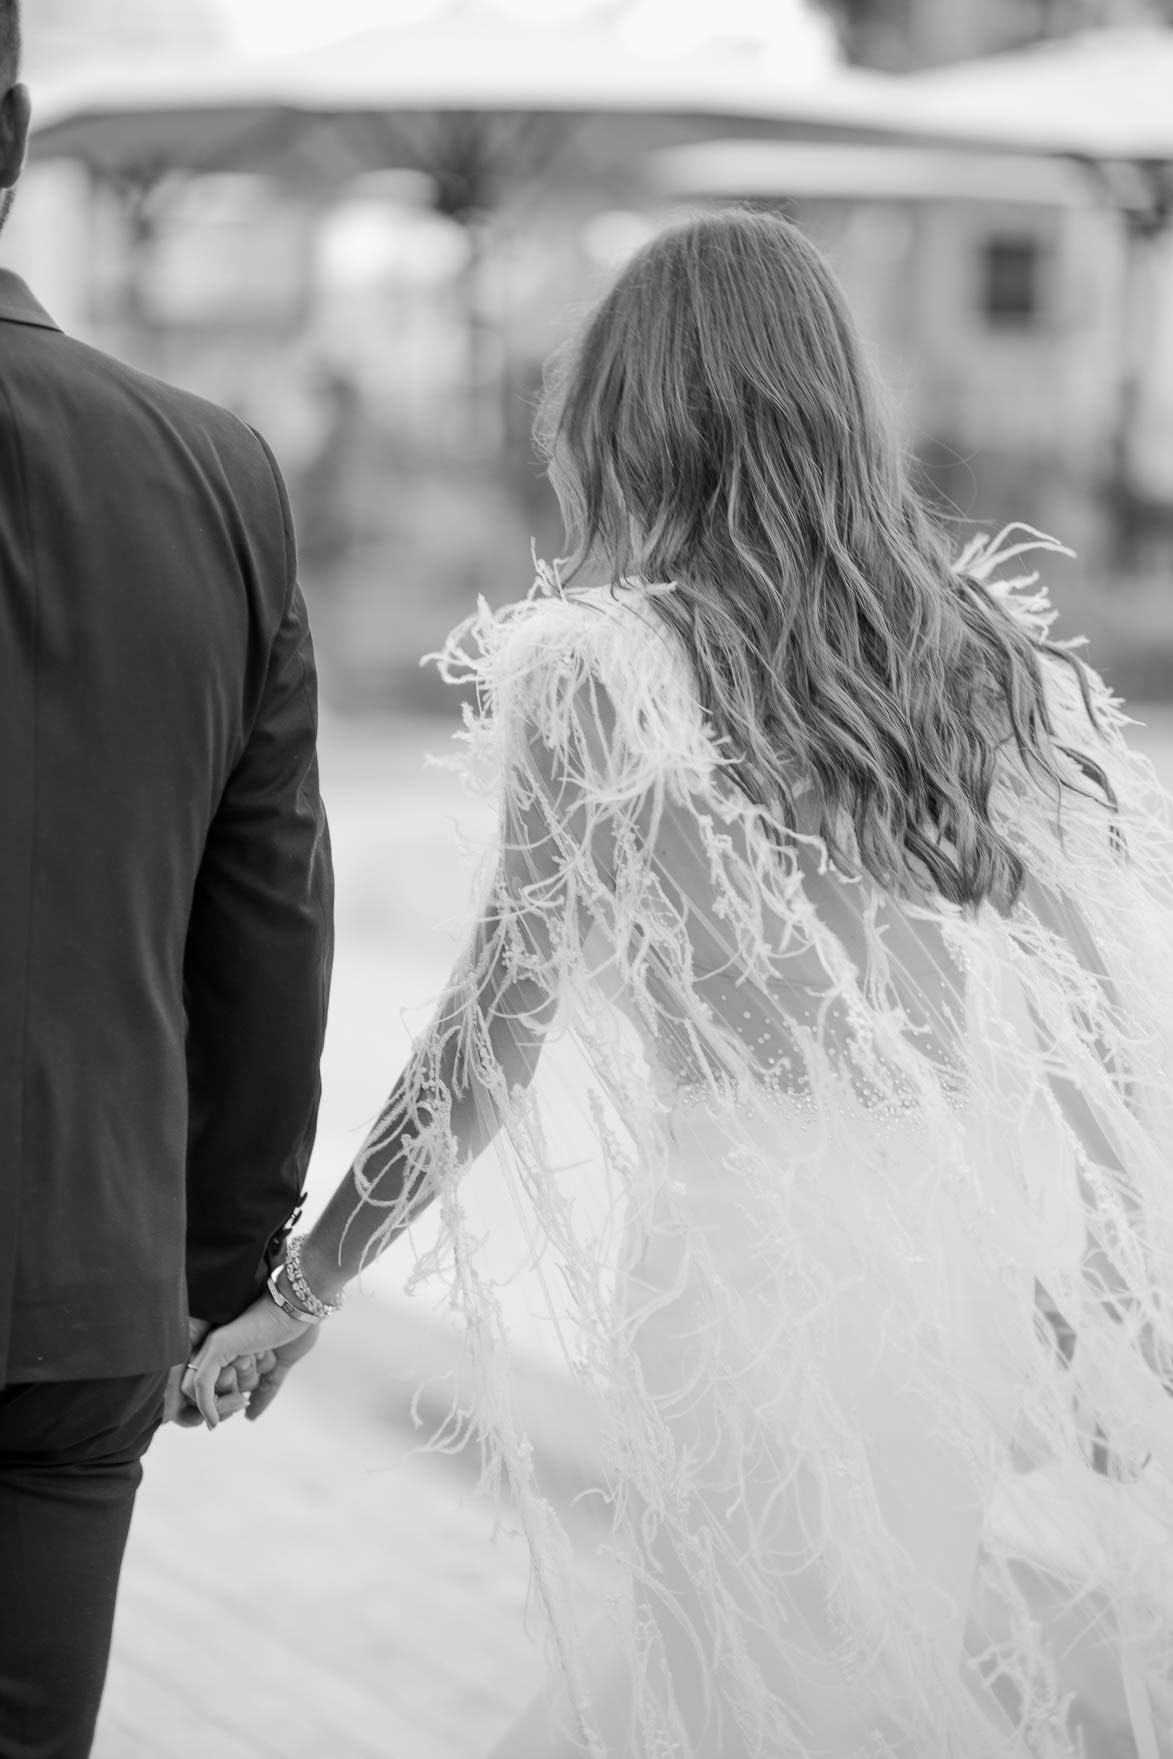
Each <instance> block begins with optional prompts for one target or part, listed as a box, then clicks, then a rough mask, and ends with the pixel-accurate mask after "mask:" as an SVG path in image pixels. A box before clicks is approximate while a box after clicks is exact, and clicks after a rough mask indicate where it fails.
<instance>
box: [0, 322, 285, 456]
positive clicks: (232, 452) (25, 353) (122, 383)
mask: <svg viewBox="0 0 1173 1759" xmlns="http://www.w3.org/2000/svg"><path fill="white" fill-rule="evenodd" d="M15 330H16V326H13V325H0V348H3V351H4V354H5V356H6V357H7V358H5V359H4V361H3V366H4V372H3V375H2V380H3V384H4V389H5V392H6V396H5V402H6V404H7V409H8V415H9V419H10V420H13V421H14V422H16V424H17V425H18V426H20V427H21V428H23V429H25V430H26V432H30V431H32V430H34V429H35V430H38V431H41V432H42V433H48V432H51V431H52V430H53V429H54V428H55V427H57V428H59V429H60V434H59V439H60V441H61V443H62V444H68V443H69V442H70V440H73V441H74V442H75V443H78V444H82V443H83V442H84V440H86V439H88V440H91V441H92V439H93V437H94V435H95V434H101V435H104V436H105V437H106V440H107V442H108V446H109V448H110V451H111V454H112V456H113V455H118V454H122V453H124V452H125V449H127V448H130V449H134V448H136V447H141V448H149V449H151V450H153V451H155V452H156V453H158V451H159V449H160V448H162V449H163V450H165V451H169V452H171V454H172V455H173V456H176V457H178V456H181V455H183V454H185V453H186V454H187V455H189V456H190V457H191V460H192V462H193V463H194V464H197V465H198V464H199V463H209V462H214V463H216V464H217V465H218V466H219V467H221V468H227V470H228V471H229V472H230V474H231V476H232V478H233V480H234V481H240V480H241V478H242V477H244V478H247V477H255V479H256V482H257V484H258V485H265V486H266V487H271V479H272V461H271V458H270V456H269V454H268V451H267V448H266V447H265V446H264V444H263V442H262V441H261V440H260V439H259V437H258V436H257V435H256V434H255V433H254V432H253V430H252V428H250V427H249V426H248V424H247V423H246V422H244V421H242V420H241V419H240V417H239V416H236V415H234V414H233V413H232V412H231V411H230V410H228V409H225V408H223V407H222V406H221V405H220V404H217V403H213V402H211V401H209V400H208V399H207V398H205V397H201V396H198V395H197V394H196V393H195V392H193V391H189V390H186V389H184V388H183V387H181V386H179V385H175V384H172V383H170V382H169V381H168V380H166V379H162V378H157V377H155V376H154V375H153V374H151V373H148V372H145V371H143V370H142V369H141V368H139V367H136V366H132V365H131V364H130V363H129V362H128V361H125V360H121V359H119V358H118V357H117V356H116V355H113V354H108V353H106V352H105V351H104V350H102V349H100V348H97V347H94V346H93V345H92V344H90V343H88V342H84V341H81V340H80V339H79V338H77V337H75V336H69V335H65V334H63V333H62V332H60V331H55V332H46V331H39V332H32V331H28V330H26V331H24V332H23V334H21V333H18V334H16V335H15V336H13V335H12V332H13V331H15ZM5 332H7V333H8V334H7V335H5V334H4V333H5ZM5 342H9V344H10V345H9V346H8V347H7V348H5V347H4V343H5ZM13 343H14V344H15V345H14V346H13V345H12V344H13ZM30 345H31V346H30ZM22 364H23V365H24V368H25V370H24V371H23V372H22V370H21V368H22ZM168 440H170V441H171V445H170V446H168V445H167V444H166V442H167V441H168ZM176 443H178V444H176ZM91 456H92V457H94V458H95V461H96V460H97V459H98V458H100V456H101V452H100V451H99V452H97V453H91Z"/></svg>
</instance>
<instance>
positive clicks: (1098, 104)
mask: <svg viewBox="0 0 1173 1759" xmlns="http://www.w3.org/2000/svg"><path fill="white" fill-rule="evenodd" d="M906 83H907V92H908V99H909V105H910V115H911V116H914V117H915V119H916V123H917V125H918V126H924V127H926V128H929V129H931V128H934V127H938V126H943V125H946V124H947V125H949V126H951V127H956V128H973V129H978V128H981V129H985V130H986V131H988V132H989V134H990V135H991V136H994V135H1001V137H1002V138H1003V139H1004V140H1005V141H1006V142H1007V143H1009V144H1013V145H1016V146H1021V147H1035V148H1037V149H1038V150H1039V151H1043V152H1050V153H1062V154H1068V155H1071V156H1073V157H1078V158H1087V159H1099V160H1131V161H1134V162H1142V163H1149V164H1156V163H1160V162H1173V29H1171V28H1168V27H1165V28H1161V27H1158V26H1150V27H1146V28H1140V27H1137V28H1132V29H1112V30H1108V29H1103V30H1094V31H1083V32H1081V33H1079V34H1078V35H1076V36H1072V37H1065V38H1059V39H1057V40H1053V41H1049V42H1043V43H1034V44H1032V45H1030V46H1029V47H1028V48H1025V49H1019V50H1016V51H1014V52H1013V53H1006V54H1000V55H987V56H982V57H981V58H980V59H979V60H976V61H965V62H960V63H958V64H956V65H955V66H950V67H944V68H940V69H936V70H934V71H933V72H931V73H919V74H912V75H909V76H908V77H907V82H906Z"/></svg>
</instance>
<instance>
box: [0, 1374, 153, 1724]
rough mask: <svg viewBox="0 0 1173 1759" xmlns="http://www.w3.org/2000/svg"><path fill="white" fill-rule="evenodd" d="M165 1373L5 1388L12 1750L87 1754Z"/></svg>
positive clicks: (6, 1686) (0, 1474) (2, 1715)
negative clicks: (144, 1461) (135, 1503)
mask: <svg viewBox="0 0 1173 1759" xmlns="http://www.w3.org/2000/svg"><path fill="white" fill-rule="evenodd" d="M166 1385H167V1375H166V1373H165V1372H164V1373H153V1374H143V1375H134V1376H132V1377H129V1378H124V1379H117V1380H74V1381H38V1382H26V1383H24V1384H23V1385H13V1386H8V1387H4V1388H0V1759H86V1755H87V1754H88V1753H89V1751H90V1748H91V1746H92V1744H93V1739H94V1728H95V1725H96V1723H97V1719H98V1707H99V1705H100V1703H101V1698H102V1689H103V1686H104V1685H105V1680H106V1665H107V1661H108V1659H109V1654H110V1638H111V1633H112V1630H113V1624H114V1602H115V1599H116V1596H117V1592H118V1577H119V1572H120V1570H121V1568H122V1554H123V1552H124V1550H125V1548H126V1539H127V1534H128V1533H129V1531H130V1517H131V1511H132V1509H133V1507H134V1498H135V1493H136V1491H137V1490H138V1487H139V1484H140V1482H141V1480H142V1463H141V1462H142V1457H143V1455H144V1454H145V1452H146V1450H147V1448H148V1446H149V1445H150V1442H151V1438H152V1437H153V1435H154V1433H155V1430H156V1429H157V1428H158V1426H159V1424H160V1422H161V1421H162V1416H163V1397H164V1392H165V1389H166Z"/></svg>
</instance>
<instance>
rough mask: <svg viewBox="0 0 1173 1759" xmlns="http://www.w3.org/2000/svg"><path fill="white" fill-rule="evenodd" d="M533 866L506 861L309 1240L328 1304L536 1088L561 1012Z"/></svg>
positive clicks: (309, 1255) (550, 904)
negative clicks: (422, 1030)
mask: <svg viewBox="0 0 1173 1759" xmlns="http://www.w3.org/2000/svg"><path fill="white" fill-rule="evenodd" d="M523 850H524V860H525V867H524V869H522V868H521V859H522V858H523V857H522V851H523ZM549 853H551V854H552V851H550V852H549ZM533 855H534V845H533V844H532V843H531V844H526V845H522V846H519V847H518V849H517V851H516V853H515V854H514V855H513V856H512V857H511V856H510V855H508V854H507V855H506V856H505V858H504V859H503V860H502V863H501V867H500V869H499V871H498V874H497V877H496V879H495V881H494V884H493V887H492V889H491V893H490V901H489V904H488V906H487V908H486V910H485V912H484V913H483V915H482V917H481V919H480V921H479V923H478V925H477V928H476V931H475V934H474V936H473V941H472V944H471V946H470V947H469V948H468V950H467V951H466V953H465V955H464V956H463V957H462V959H461V960H460V962H459V964H458V965H457V967H456V970H455V971H454V972H453V973H452V976H451V978H450V980H449V983H448V985H447V988H446V991H445V995H444V999H443V1002H442V1003H441V1005H440V1008H439V1010H438V1011H437V1014H436V1016H435V1018H434V1020H433V1022H432V1024H431V1026H430V1027H429V1028H428V1031H427V1032H426V1034H425V1035H424V1038H423V1040H422V1042H421V1043H420V1044H419V1045H418V1046H417V1047H416V1049H415V1051H414V1053H413V1055H412V1057H411V1059H410V1061H409V1063H408V1064H407V1067H406V1068H405V1069H404V1070H403V1072H402V1073H401V1075H400V1076H399V1079H398V1080H397V1082H396V1083H395V1086H394V1087H393V1089H392V1091H391V1093H390V1095H389V1097H388V1099H387V1102H386V1104H385V1106H384V1107H383V1110H382V1112H381V1114H380V1117H379V1120H378V1122H377V1123H376V1125H375V1126H374V1128H373V1129H372V1131H371V1132H370V1135H369V1136H368V1138H367V1140H366V1142H365V1144H364V1145H363V1148H362V1149H361V1151H360V1152H359V1154H358V1156H357V1157H356V1159H355V1162H354V1164H353V1165H352V1166H351V1168H350V1169H349V1171H348V1172H347V1173H346V1175H345V1176H344V1177H343V1179H342V1180H341V1182H340V1183H339V1185H338V1186H337V1188H336V1190H335V1191H334V1194H333V1196H332V1197H331V1198H330V1201H329V1203H328V1204H327V1206H326V1208H325V1210H324V1211H323V1212H322V1214H321V1216H320V1217H319V1218H318V1220H317V1222H316V1223H315V1224H314V1227H313V1229H312V1230H311V1232H310V1233H309V1235H308V1236H307V1238H306V1241H305V1245H304V1248H303V1254H302V1265H303V1270H304V1274H305V1277H306V1280H307V1282H308V1283H309V1286H310V1288H311V1289H312V1290H313V1291H314V1293H315V1294H316V1295H318V1296H319V1298H320V1299H322V1300H324V1301H326V1302H332V1301H334V1300H335V1299H336V1298H337V1296H338V1295H339V1294H340V1293H341V1291H342V1290H343V1289H344V1288H345V1286H346V1284H347V1283H349V1282H350V1281H352V1279H353V1278H354V1277H355V1276H356V1275H357V1274H358V1272H359V1270H361V1268H362V1267H363V1265H364V1264H365V1263H367V1262H369V1260H370V1259H371V1258H372V1257H373V1256H375V1255H377V1254H378V1253H379V1252H382V1251H384V1250H385V1249H386V1247H388V1246H389V1245H391V1244H392V1242H393V1241H394V1240H396V1239H397V1238H398V1237H399V1235H400V1234H401V1233H402V1232H403V1231H404V1229H405V1228H407V1227H409V1226H410V1225H411V1223H412V1222H413V1221H414V1220H415V1219H416V1218H417V1216H419V1215H420V1214H421V1213H422V1212H423V1210H424V1209H426V1208H427V1206H428V1205H429V1204H430V1203H431V1202H432V1200H433V1198H434V1197H435V1195H436V1192H437V1189H438V1184H439V1179H440V1177H441V1176H442V1174H443V1173H444V1172H445V1171H446V1170H447V1168H448V1166H450V1165H451V1164H452V1163H453V1162H455V1163H456V1164H458V1165H461V1166H467V1165H468V1164H469V1163H470V1162H471V1161H473V1160H475V1159H476V1158H477V1156H478V1155H480V1154H481V1153H483V1151H484V1150H485V1149H486V1148H487V1147H489V1145H490V1144H491V1142H492V1140H493V1138H494V1137H495V1136H496V1134H497V1132H498V1130H499V1129H500V1128H501V1124H502V1121H503V1116H504V1109H505V1106H506V1105H507V1103H508V1101H509V1099H510V1098H511V1097H512V1096H513V1095H515V1094H517V1093H518V1092H519V1091H520V1090H523V1089H525V1088H527V1087H528V1086H529V1084H530V1082H531V1080H532V1079H533V1075H534V1071H535V1069H536V1068H537V1064H538V1059H539V1056H540V1054H541V1049H542V1044H543V1041H544V1038H545V1035H546V1032H547V1031H548V1029H549V1026H550V1024H551V1022H552V1020H553V1017H554V1014H555V1012H556V1009H557V1002H558V995H557V974H558V961H557V957H556V950H555V947H554V945H553V942H554V940H555V935H556V928H555V925H554V924H553V923H551V922H550V921H549V920H548V919H547V916H546V911H548V910H550V909H557V908H558V905H557V904H556V903H555V901H554V896H553V888H552V887H551V886H550V885H549V883H548V882H547V884H546V885H545V887H544V888H543V889H544V890H545V892H546V898H545V901H544V908H542V909H539V908H537V907H530V908H528V909H526V908H523V909H521V910H519V909H518V908H517V907H516V903H517V898H518V892H519V888H520V887H521V886H523V885H524V886H527V887H533V886H536V885H540V884H541V883H542V882H541V881H540V880H539V879H538V876H537V875H536V874H535V873H533V871H532V859H533ZM519 869H520V871H519ZM445 1163H447V1164H445Z"/></svg>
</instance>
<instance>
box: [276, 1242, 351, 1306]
mask: <svg viewBox="0 0 1173 1759" xmlns="http://www.w3.org/2000/svg"><path fill="white" fill-rule="evenodd" d="M304 1244H305V1235H304V1234H293V1235H291V1236H290V1238H289V1240H288V1241H287V1242H286V1246H285V1274H286V1276H287V1277H288V1278H289V1286H290V1288H291V1289H292V1290H293V1293H294V1295H295V1296H296V1297H297V1299H298V1301H300V1303H301V1305H302V1306H303V1307H304V1308H305V1310H306V1312H307V1313H308V1314H310V1315H311V1317H312V1318H314V1319H328V1318H329V1317H330V1315H331V1314H332V1313H337V1312H338V1310H339V1308H340V1307H341V1306H342V1296H341V1295H339V1296H338V1298H337V1300H335V1301H322V1300H319V1298H318V1296H317V1295H315V1294H314V1291H313V1290H312V1289H311V1288H310V1286H309V1284H308V1283H307V1282H306V1280H305V1276H304V1275H303V1273H302V1268H301V1249H302V1247H303V1245H304Z"/></svg>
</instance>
